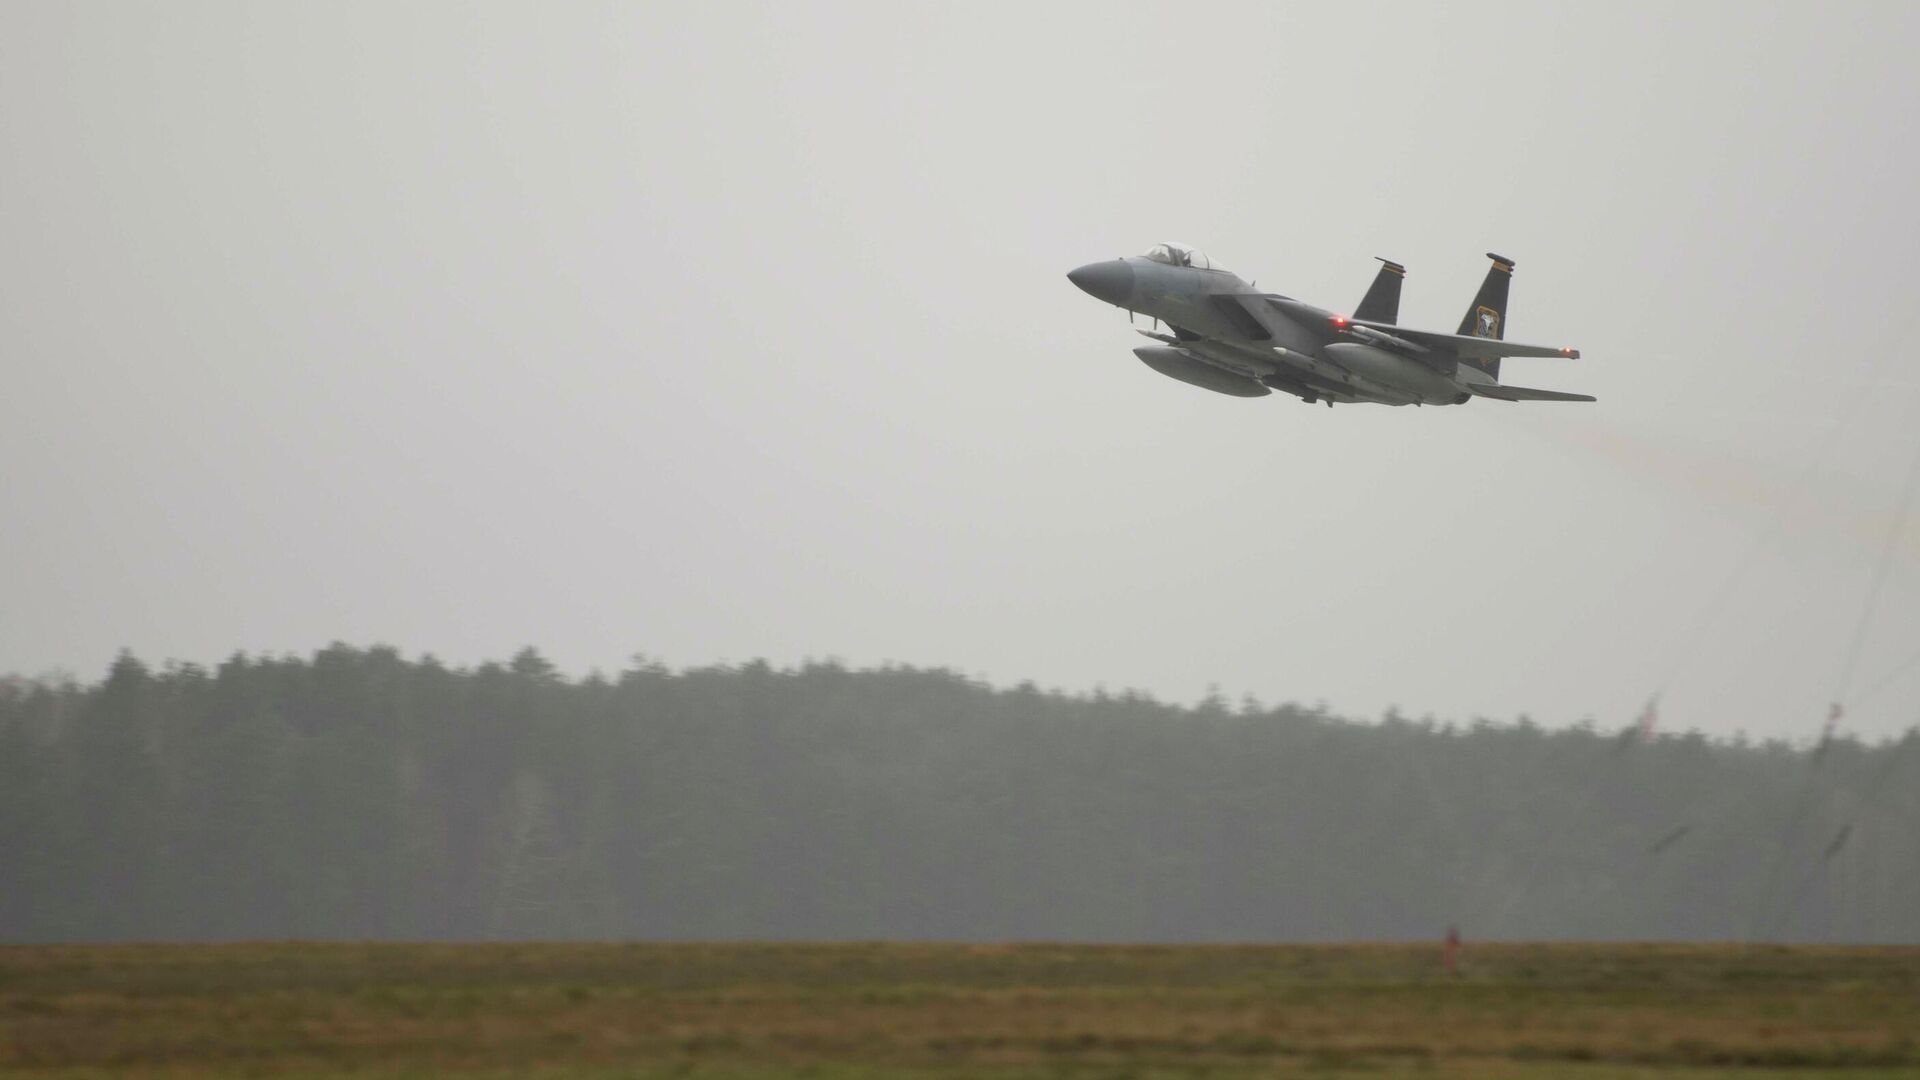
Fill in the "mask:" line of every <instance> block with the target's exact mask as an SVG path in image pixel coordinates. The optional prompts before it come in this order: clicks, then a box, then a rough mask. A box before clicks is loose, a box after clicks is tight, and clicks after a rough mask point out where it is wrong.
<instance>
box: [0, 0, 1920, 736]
mask: <svg viewBox="0 0 1920 1080" xmlns="http://www.w3.org/2000/svg"><path fill="white" fill-rule="evenodd" d="M1916 40H1920V7H1915V6H1913V5H1909V4H1897V3H1888V4H1883V5H1856V6H1839V7H1834V6H1824V5H1823V6H1818V7H1816V6H1815V5H1812V4H1806V5H1796V6H1775V5H1763V4H1752V3H1739V4H1730V5H1725V6H1709V5H1706V4H1687V5H1678V6H1675V5H1648V6H1623V5H1615V4H1605V5H1602V4H1593V5H1588V6H1584V7H1569V8H1550V7H1545V6H1540V5H1525V6H1515V7H1507V6H1497V5H1496V6H1487V5H1478V4H1446V5H1416V4H1405V5H1386V6H1357V5H1353V4H1345V3H1342V4H1326V5H1314V6H1281V5H1275V4H1266V3H1260V4H1249V5H1245V6H1239V7H1229V6H1225V5H1203V6H1182V5H1167V4H1145V5H1117V4H1113V3H1106V2H1103V3H1097V4H1088V5H1080V6H1065V5H1052V4H1042V5H1034V4H1022V5H1017V6H1016V5H1012V4H996V3H984V4H965V5H942V6H937V7H936V6H931V5H929V6H919V5H902V4H892V3H887V4H873V5H859V6H855V5H805V4H773V5H766V6H749V5H741V4H720V3H715V4H675V5H667V4H621V5H606V6H601V5H593V6H588V5H559V4H541V5H532V4H528V5H516V6H501V5H492V6H482V7H477V8H476V7H470V6H468V5H453V4H450V5H434V4H422V3H415V4H406V5H387V4H365V5H357V6H352V7H347V6H340V5H331V4H322V5H291V4H270V5H269V4H232V5H225V4H222V5H207V4H172V3H170V4H84V5H83V4H69V3H52V4H28V3H18V2H16V3H9V4H7V5H5V6H4V7H0V379H3V380H4V381H3V382H0V670H11V671H22V672H38V671H43V670H47V669H51V668H65V669H69V670H71V671H74V672H75V673H77V674H79V675H81V676H82V677H85V678H89V679H91V678H95V677H97V676H98V675H99V673H100V672H101V671H102V670H103V668H104V666H105V664H106V663H107V661H108V660H109V659H110V658H111V656H112V654H113V652H114V651H115V650H116V649H118V648H120V647H122V646H127V647H131V648H132V649H134V650H135V651H136V652H138V653H139V654H141V655H142V656H144V657H146V658H149V659H152V660H156V661H157V660H161V659H164V658H169V657H173V658H180V659H185V660H194V661H200V662H212V661H217V660H219V659H221V658H222V657H224V656H225V655H227V654H229V653H231V652H232V651H234V650H235V649H245V650H249V651H283V650H294V651H299V652H305V651H308V650H310V649H312V648H315V647H317V646H320V645H324V644H325V643H327V642H329V641H331V640H335V639H341V640H345V641H349V642H354V643H359V644H370V643H374V642H390V643H393V644H396V645H398V646H400V647H401V648H402V649H403V650H405V651H407V652H408V653H416V652H422V651H430V652H433V653H435V654H437V655H439V656H441V657H443V658H445V659H448V660H450V661H458V662H471V661H476V660H480V659H485V658H493V657H502V656H504V655H506V654H507V653H509V652H510V651H511V650H513V649H515V648H517V647H518V646H520V645H523V644H528V643H532V644H535V645H538V646H539V647H540V648H541V649H542V650H543V651H545V652H546V653H547V654H548V655H549V656H551V657H552V658H553V659H554V660H555V661H556V662H558V663H560V664H561V665H562V666H563V667H565V668H568V669H570V670H574V671H584V670H586V669H588V668H591V667H596V666H597V667H601V668H603V669H608V670H612V669H617V668H619V667H621V666H622V665H623V664H624V663H625V662H626V660H627V658H628V657H629V656H630V655H631V654H633V653H636V652H644V653H647V654H649V655H652V656H654V657H657V658H660V659H662V660H665V661H666V662H668V663H671V664H675V665H679V664H693V663H708V662H713V661H721V660H732V661H738V660H744V659H747V658H750V657H755V656H765V657H768V658H769V659H772V660H774V661H775V662H779V663H788V662H796V661H799V660H801V659H803V658H805V657H809V656H813V657H826V656H837V657H840V658H842V659H844V660H846V661H848V662H850V663H856V664H867V663H876V662H880V661H884V660H897V661H903V662H908V663H915V664H927V665H948V666H953V667H957V668H959V669H962V670H964V671H967V672H969V673H974V674H978V675H980V676H983V677H985V678H987V679H989V680H992V681H994V682H996V683H1012V682H1015V681H1018V680H1022V679H1028V678H1031V679H1034V680H1036V681H1038V682H1039V683H1041V684H1042V685H1046V686H1058V687H1063V688H1067V689H1090V688H1092V687H1093V686H1095V685H1096V684H1104V685H1105V686H1107V687H1108V688H1111V689H1118V688H1121V687H1128V686H1132V687H1140V688H1145V689H1148V690H1150V691H1152V692H1154V693H1156V694H1158V695H1160V696H1163V697H1166V698H1171V699H1175V700H1193V699H1195V698H1197V697H1198V696H1199V695H1200V694H1202V693H1204V692H1205V689H1206V687H1207V686H1208V685H1209V684H1218V686H1219V687H1220V688H1221V690H1222V691H1223V692H1224V693H1226V694H1227V695H1229V696H1237V695H1238V694H1240V693H1242V692H1249V693H1252V694H1255V695H1257V696H1259V697H1261V698H1262V699H1264V700H1268V701H1274V700H1289V699H1290V700H1300V701H1307V702H1313V701H1325V702H1326V703H1327V704H1328V705H1329V706H1330V707H1332V708H1333V709H1335V710H1337V711H1340V712H1343V713H1348V714H1353V715H1372V714H1377V713H1378V712H1379V711H1380V710H1381V709H1383V708H1384V707H1386V706H1387V705H1389V704H1397V705H1399V706H1400V707H1401V708H1402V709H1404V710H1406V711H1408V712H1411V713H1414V714H1419V713H1425V712H1432V713H1434V714H1436V715H1439V716H1442V717H1451V718H1459V719H1465V718H1467V717H1470V716H1473V715H1488V716H1492V717H1496V718H1501V719H1506V718H1510V717H1512V716H1514V715H1515V714H1518V713H1521V712H1526V713H1529V714H1531V715H1533V716H1534V717H1536V718H1537V719H1539V720H1540V721H1542V722H1546V723H1554V724H1560V723H1571V722H1574V721H1577V720H1579V719H1580V718H1581V717H1583V716H1592V717H1594V718H1595V719H1596V720H1597V721H1598V722H1600V723H1602V724H1606V725H1614V724H1624V723H1627V722H1629V721H1630V720H1631V719H1632V717H1633V715H1634V714H1635V713H1636V712H1637V711H1638V710H1639V707H1640V705H1641V703H1642V701H1643V700H1644V699H1645V698H1646V697H1647V696H1648V695H1649V694H1650V693H1652V692H1653V691H1654V690H1656V689H1659V688H1661V687H1664V688H1665V690H1666V697H1665V704H1664V707H1663V714H1662V722H1663V724H1666V725H1669V726H1673V727H1680V728H1684V727H1689V726H1697V727H1700V728H1703V729H1706V730H1709V731H1714V732H1721V733H1726V732H1731V731H1733V730H1734V729H1736V728H1744V729H1746V730H1747V731H1749V732H1752V733H1754V734H1785V735H1793V736H1795V737H1805V736H1808V735H1811V734H1812V733H1813V732H1815V731H1817V730H1818V727H1819V724H1820V721H1821V718H1822V716H1823V715H1824V712H1825V709H1826V702H1827V701H1828V700H1829V699H1830V698H1832V697H1833V696H1834V695H1835V694H1836V693H1837V692H1840V693H1844V695H1845V696H1847V697H1848V698H1849V699H1859V698H1861V697H1862V696H1863V695H1865V694H1866V692H1867V691H1868V690H1870V689H1872V688H1874V687H1876V686H1879V687H1882V688H1881V689H1879V690H1877V692H1875V693H1873V694H1871V695H1868V696H1867V700H1865V701H1862V702H1860V703H1859V704H1858V706H1857V707H1856V708H1854V709H1853V710H1852V711H1851V713H1850V715H1849V716H1848V718H1847V722H1846V726H1848V727H1850V728H1852V729H1853V730H1856V731H1860V732H1864V733H1868V734H1881V733H1888V732H1894V731H1898V730H1901V729H1904V728H1905V727H1906V726H1907V725H1909V724H1912V723H1914V722H1915V721H1916V720H1920V666H1915V667H1912V668H1908V669H1906V674H1905V675H1904V677H1901V678H1898V679H1895V680H1894V681H1892V682H1888V681H1887V680H1888V678H1889V677H1890V675H1891V673H1893V672H1895V671H1898V670H1900V664H1901V663H1902V662H1903V661H1905V660H1907V659H1908V658H1910V657H1913V656H1914V655H1915V654H1916V653H1920V520H1916V521H1913V522H1910V523H1909V524H1908V528H1907V529H1906V530H1905V532H1904V534H1903V535H1902V536H1901V537H1900V539H1899V540H1898V542H1897V544H1896V545H1895V547H1894V548H1893V549H1892V551H1893V556H1892V560H1891V562H1890V563H1889V564H1888V571H1887V573H1886V577H1885V588H1884V591H1883V592H1882V594H1881V599H1880V602H1879V605H1878V607H1877V609H1876V612H1875V614H1874V617H1873V619H1872V620H1871V623H1870V625H1869V627H1868V630H1867V633H1866V635H1865V647H1864V649H1863V651H1862V652H1861V654H1860V658H1859V661H1858V663H1857V665H1856V666H1855V669H1854V671H1853V672H1852V673H1851V674H1850V675H1849V674H1847V673H1846V672H1844V670H1843V669H1844V667H1845V661H1846V656H1847V652H1848V642H1849V640H1850V639H1851V638H1852V636H1853V634H1854V628H1855V625H1856V623H1857V622H1858V620H1859V619H1860V617H1861V611H1862V608H1863V604H1864V602H1865V599H1866V595H1867V592H1868V585H1869V583H1870V582H1871V581H1872V580H1873V578H1874V576H1875V570H1876V566H1877V564H1878V562H1879V560H1880V557H1881V551H1882V549H1883V545H1884V544H1885V542H1886V537H1887V535H1888V531H1889V529H1890V527H1891V526H1892V525H1893V524H1894V518H1895V515H1896V512H1897V509H1898V505H1899V499H1898V494H1899V489H1900V487H1901V484H1902V479H1903V476H1904V474H1905V472H1906V469H1907V466H1908V463H1909V462H1910V461H1911V460H1912V459H1913V455H1914V454H1915V452H1916V451H1917V450H1920V422H1916V421H1917V420H1920V349H1916V348H1915V343H1916V340H1917V339H1920V317H1916V314H1915V306H1914V305H1915V301H1914V296H1915V295H1916V292H1920V269H1916V258H1915V255H1914V251H1915V249H1916V248H1920V209H1916V190H1917V189H1920V123H1917V122H1916V119H1915V117H1916V113H1920V108H1917V105H1920V74H1916V69H1915V66H1914V65H1913V63H1912V59H1913V57H1912V46H1913V43H1914V42H1915V41H1916ZM1166 239H1174V240H1182V241H1186V242H1189V243H1193V244H1196V245H1198V246H1199V247H1201V248H1203V249H1204V250H1206V251H1207V252H1208V253H1209V254H1210V255H1211V256H1212V257H1213V258H1214V260H1215V261H1216V262H1217V263H1220V264H1223V265H1225V266H1228V267H1231V268H1233V269H1235V270H1236V271H1238V272H1239V273H1240V274H1241V276H1242V277H1246V278H1249V279H1253V280H1256V281H1257V282H1258V283H1259V284H1260V285H1261V286H1262V287H1264V288H1269V289H1273V290H1276V291H1280V292H1285V293H1288V294H1290V295H1293V296H1298V297H1301V298H1303V299H1307V300H1310V301H1313V302H1316V303H1320V304H1323V305H1326V306H1330V307H1344V306H1347V305H1351V304H1352V303H1354V302H1356V301H1357V300H1358V298H1359V296H1360V294H1361V292H1362V291H1363V290H1364V288H1365V286H1366V284H1367V282H1368V280H1369V279H1370V277H1371V275H1372V272H1373V268H1374V263H1373V262H1372V261H1371V258H1370V257H1371V256H1375V255H1380V256H1386V257H1389V258H1393V259H1397V260H1399V261H1401V262H1404V263H1406V264H1407V265H1408V267H1409V268H1410V273H1409V276H1408V278H1407V282H1406V293H1405V299H1404V302H1403V306H1402V321H1403V322H1405V323H1407V324H1408V325H1415V326H1425V327H1431V328H1436V329H1442V330H1450V329H1452V328H1453V326H1454V325H1455V324H1456V323H1457V322H1458V320H1459V318H1460V313H1461V311H1462V310H1464V308H1465V306H1466V304H1467V301H1468V299H1469V298H1470V297H1471V296H1472V294H1473V290H1474V288H1475V286H1476V285H1477V284H1478V282H1479V279H1480V277H1481V275H1482V274H1483V273H1484V271H1485V265H1486V264H1485V260H1484V259H1483V258H1482V255H1481V253H1482V252H1485V251H1490V250H1491V251H1498V252H1500V253H1502V254H1504V255H1508V256H1511V257H1512V258H1514V259H1515V260H1517V262H1518V271H1517V275H1516V281H1515V284H1514V288H1513V300H1512V310H1511V313H1510V319H1509V324H1510V325H1509V336H1511V337H1513V338H1516V339H1518V340H1522V341H1534V342H1540V343H1544V344H1555V345H1557V344H1574V345H1578V346H1579V347H1580V348H1581V349H1582V350H1583V351H1584V353H1585V359H1582V360H1579V361H1574V362H1567V361H1558V360H1519V361H1509V362H1508V363H1507V364H1506V365H1505V366H1504V367H1503V376H1504V377H1505V378H1506V379H1508V380H1509V381H1513V382H1518V383H1522V384H1524V385H1534V386H1543V387H1550V388H1556V389H1567V390H1578V391H1583V392H1588V393H1593V394H1597V395H1598V396H1599V398H1600V401H1599V403H1598V404H1597V405H1562V404H1551V403H1543V404H1535V405H1506V404H1502V403H1498V402H1476V403H1474V404H1471V405H1468V406H1465V407H1461V408H1428V409H1411V408H1408V409H1390V408H1385V407H1380V406H1352V407H1341V408H1335V409H1331V410H1330V409H1327V408H1324V407H1321V408H1309V407H1306V406H1304V405H1301V404H1300V403H1299V402H1297V401H1295V400H1294V399H1292V398H1288V397H1283V396H1279V395H1276V396H1275V397H1272V398H1266V399H1259V400H1238V399H1233V398H1227V397H1221V396H1217V395H1213V394H1209V393H1206V392H1205V391H1202V390H1198V389H1194V388H1191V387H1188V386H1185V385H1182V384H1180V383H1177V382H1174V381H1171V380H1169V379H1166V378H1163V377H1161V376H1159V375H1157V374H1155V373H1154V372H1152V371H1150V370H1148V369H1147V368H1145V367H1144V366H1142V365H1141V364H1140V363H1139V362H1138V361H1137V360H1135V359H1134V357H1133V356H1132V355H1131V353H1130V350H1131V349H1132V348H1133V346H1135V345H1136V344H1139V343H1140V341H1139V339H1138V338H1136V337H1135V336H1134V335H1133V334H1132V333H1130V332H1129V330H1128V327H1127V321H1126V318H1125V316H1124V315H1122V314H1121V313H1120V312H1118V311H1116V310H1114V309H1112V308H1109V307H1106V306H1104V305H1102V304H1100V303H1098V302H1096V301H1094V300H1092V299H1091V298H1089V297H1087V296H1084V295H1082V294H1081V293H1080V292H1078V291H1077V290H1075V289H1074V288H1073V287H1072V286H1071V285H1070V284H1069V283H1068V282H1067V280H1066V278H1065V277H1064V274H1065V272H1066V271H1067V270H1068V269H1070V268H1072V267H1073V266H1076V265H1079V264H1081V263H1084V262H1089V261H1092V260H1095V259H1101V258H1109V257H1112V256H1116V255H1121V254H1129V253H1134V252H1138V251H1140V250H1143V249H1145V248H1146V247H1147V246H1148V245H1150V244H1151V243H1153V242H1155V241H1157V240H1166ZM1742 568H1744V569H1742ZM1737 570H1738V571H1741V572H1739V573H1736V571H1737ZM1717 597H1725V598H1726V599H1725V600H1724V602H1722V601H1718V600H1716V598H1717ZM1843 683H1844V684H1847V685H1845V686H1843Z"/></svg>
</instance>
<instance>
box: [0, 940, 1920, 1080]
mask: <svg viewBox="0 0 1920 1080" xmlns="http://www.w3.org/2000/svg"><path fill="white" fill-rule="evenodd" d="M1294 1071H1301V1072H1308V1073H1313V1074H1317V1075H1351V1076H1368V1077H1396V1076H1421V1077H1434V1076H1461V1077H1466V1076H1472V1077H1491V1078H1507V1077H1579V1078H1598V1077H1651V1076H1685V1077H1695V1078H1703V1077H1732V1076H1739V1077H1758V1076H1780V1077H1786V1076H1791V1077H1794V1078H1796V1080H1810V1078H1814V1077H1823V1076H1842V1075H1844V1076H1847V1077H1895V1076H1899V1077H1909V1078H1911V1077H1920V948H1901V949H1890V948H1889V949H1880V948H1863V949H1840V948H1780V947H1762V946H1665V945H1656V946H1648V945H1626V946H1593V945H1481V946H1475V945H1472V944H1469V946H1468V947H1467V948H1466V950H1465V951H1464V952H1463V954H1462V960H1461V966H1460V970H1459V971H1458V972H1457V973H1456V974H1452V975H1449V974H1448V973H1446V972H1445V971H1443V970H1442V969H1441V964H1440V951H1439V949H1438V947H1437V946H1432V945H1422V946H1402V945H1355V946H1315V947H1264V946H1263V947H1204V948H1188V947H1083V946H1052V945H1015V946H993V947H970V946H963V945H466V946H458V945H447V946H439V945H428V946H420V945H311V944H293V945H278V944H276V945H220V946H192V945H134V946H85V947H64V946H63V947H0V1072H5V1073H9V1074H27V1075H46V1076H63V1077H77V1076H89V1075H101V1074H106V1073H113V1074H115V1075H129V1074H139V1075H168V1076H243V1075H244V1076H295V1075H328V1074H339V1073H353V1074H355V1075H359V1076H367V1077H389V1076H412V1075H437V1074H444V1073H449V1072H462V1073H465V1074H467V1075H472V1076H478V1075H494V1076H508V1075H513V1076H523V1075H536V1076H542V1077H552V1078H570V1077H595V1078H599V1077H625V1076H633V1077H652V1076H661V1077H666V1076H673V1077H691V1078H711V1080H753V1078H766V1077H775V1076H808V1077H813V1078H816V1080H835V1078H841V1077H862V1078H879V1077H888V1076H910V1077H916V1078H924V1080H939V1078H950V1077H956V1076H961V1075H967V1076H974V1075H984V1076H990V1077H1002V1078H1007V1080H1015V1078H1037V1077H1086V1078H1088V1080H1094V1078H1099V1080H1110V1078H1117V1077H1124V1076H1137V1077H1167V1078H1193V1080H1200V1078H1214V1077H1218V1078H1223V1080H1225V1078H1238V1077H1252V1076H1264V1075H1272V1074H1275V1073H1287V1072H1294Z"/></svg>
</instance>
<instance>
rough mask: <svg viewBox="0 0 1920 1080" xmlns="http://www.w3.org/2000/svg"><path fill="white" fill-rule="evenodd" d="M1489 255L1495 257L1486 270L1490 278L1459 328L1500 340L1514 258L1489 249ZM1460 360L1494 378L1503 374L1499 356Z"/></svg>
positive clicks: (1462, 332) (1504, 334)
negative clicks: (1491, 264) (1497, 253)
mask: <svg viewBox="0 0 1920 1080" xmlns="http://www.w3.org/2000/svg"><path fill="white" fill-rule="evenodd" d="M1487 258H1489V259H1492V260H1493V266H1492V267H1490V268H1489V269H1488V270H1487V279H1486V280H1485V281H1482V282H1481V283H1480V292H1479V293H1478V294H1477V295H1476V296H1474V298H1473V306H1472V307H1470V308H1468V309H1467V314H1466V317H1465V318H1463V319H1461V320H1460V329H1459V330H1458V331H1456V332H1457V333H1460V334H1464V335H1467V336H1469V337H1486V338H1494V339H1496V340H1498V339H1502V338H1505V337H1506V336H1507V289H1508V287H1509V286H1511V285H1512V284H1513V260H1512V259H1509V258H1507V257H1506V256H1505V255H1495V254H1494V253H1493V252H1491V251H1489V252H1487ZM1461 362H1462V363H1470V364H1473V365H1475V366H1477V367H1478V368H1479V369H1480V370H1482V371H1484V372H1486V373H1487V374H1488V375H1490V376H1492V377H1493V378H1495V379H1498V378H1500V360H1499V359H1498V358H1497V357H1495V358H1490V359H1485V360H1464V361H1461Z"/></svg>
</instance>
